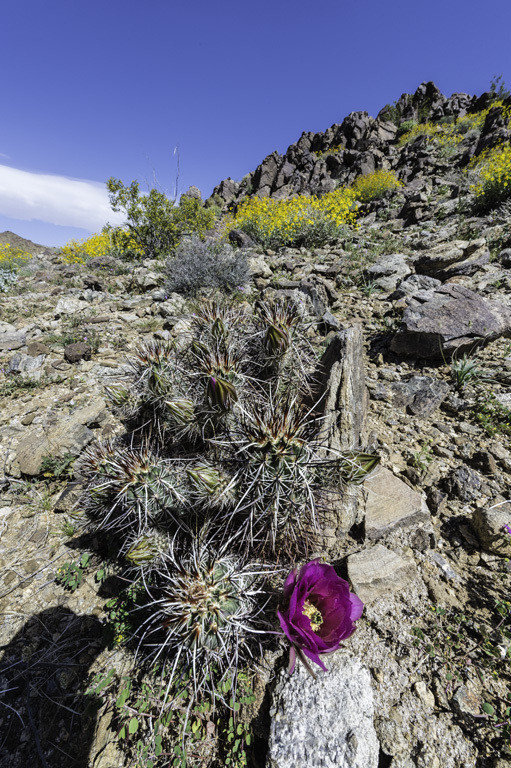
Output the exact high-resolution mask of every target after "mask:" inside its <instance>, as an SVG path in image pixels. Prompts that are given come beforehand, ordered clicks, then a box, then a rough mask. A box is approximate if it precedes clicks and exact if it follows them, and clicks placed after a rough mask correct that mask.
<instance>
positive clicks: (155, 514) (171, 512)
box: [81, 443, 186, 531]
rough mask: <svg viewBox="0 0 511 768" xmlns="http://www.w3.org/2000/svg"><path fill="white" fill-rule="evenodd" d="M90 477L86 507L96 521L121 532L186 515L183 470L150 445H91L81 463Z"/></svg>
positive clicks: (82, 468) (141, 528) (100, 524)
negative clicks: (135, 447) (142, 446)
mask: <svg viewBox="0 0 511 768" xmlns="http://www.w3.org/2000/svg"><path fill="white" fill-rule="evenodd" d="M81 471H82V473H83V474H84V475H85V476H86V477H87V479H88V480H89V510H90V511H91V514H92V517H93V518H95V519H96V521H97V523H98V525H99V526H100V527H101V528H103V529H105V530H109V529H115V530H122V529H125V528H130V529H131V528H132V526H133V525H136V526H137V530H139V531H142V530H143V529H144V527H145V526H146V525H147V524H148V523H152V524H153V525H154V524H156V523H160V524H161V523H162V522H163V523H164V522H165V519H168V518H169V517H170V518H171V519H175V517H176V516H178V517H179V516H180V515H182V514H183V513H184V510H185V508H186V496H185V490H184V488H183V484H182V480H181V479H180V477H181V476H182V472H179V471H178V469H177V467H176V466H175V465H174V464H173V463H170V462H168V461H165V460H163V459H161V458H160V457H158V456H156V455H155V454H153V453H152V452H151V451H150V450H149V449H148V448H141V449H138V450H135V449H131V448H125V447H124V446H119V447H115V446H114V444H112V443H108V444H107V445H106V446H105V445H103V446H102V445H98V446H95V447H94V448H92V449H90V450H89V451H88V452H87V454H86V456H85V459H84V461H83V462H82V465H81Z"/></svg>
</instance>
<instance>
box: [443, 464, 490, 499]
mask: <svg viewBox="0 0 511 768" xmlns="http://www.w3.org/2000/svg"><path fill="white" fill-rule="evenodd" d="M481 485H482V480H481V478H480V476H479V475H478V473H477V472H475V471H474V470H473V469H470V468H469V467H466V466H461V467H458V468H457V469H455V470H454V471H453V472H452V473H451V475H450V476H449V477H448V478H447V480H446V482H445V487H446V489H447V492H448V493H449V495H450V496H451V497H455V498H458V499H460V500H461V501H474V500H475V499H478V498H479V496H480V495H481Z"/></svg>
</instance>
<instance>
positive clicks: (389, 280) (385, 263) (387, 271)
mask: <svg viewBox="0 0 511 768" xmlns="http://www.w3.org/2000/svg"><path fill="white" fill-rule="evenodd" d="M411 271H412V270H411V269H410V267H409V266H408V264H407V261H406V256H404V255H403V254H402V253H390V254H388V255H386V256H380V258H379V259H378V261H375V263H374V264H372V265H371V266H370V267H368V268H367V269H366V278H367V279H368V280H370V281H372V282H373V283H374V284H375V285H376V286H377V287H378V288H380V289H381V290H382V291H393V290H394V289H395V287H396V286H397V285H398V284H399V283H400V282H401V280H403V279H404V278H405V277H408V275H409V274H410V273H411Z"/></svg>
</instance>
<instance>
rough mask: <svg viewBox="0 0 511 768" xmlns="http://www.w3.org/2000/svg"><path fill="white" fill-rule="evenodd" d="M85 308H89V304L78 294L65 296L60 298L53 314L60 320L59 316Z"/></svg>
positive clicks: (71, 313) (75, 312) (81, 310)
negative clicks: (77, 295) (78, 296)
mask: <svg viewBox="0 0 511 768" xmlns="http://www.w3.org/2000/svg"><path fill="white" fill-rule="evenodd" d="M85 309H89V304H88V303H87V302H86V301H82V299H78V298H77V297H76V296H63V297H62V298H60V299H59V300H58V302H57V306H56V307H55V311H54V315H53V316H54V317H55V319H56V320H58V319H59V317H63V316H64V315H74V314H77V313H79V312H83V311H84V310H85Z"/></svg>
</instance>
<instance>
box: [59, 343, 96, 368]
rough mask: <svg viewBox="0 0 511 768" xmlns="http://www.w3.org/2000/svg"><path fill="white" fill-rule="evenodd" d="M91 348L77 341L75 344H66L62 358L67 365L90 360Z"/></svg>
mask: <svg viewBox="0 0 511 768" xmlns="http://www.w3.org/2000/svg"><path fill="white" fill-rule="evenodd" d="M91 355H92V348H91V346H90V344H87V343H86V342H84V341H78V342H76V343H75V344H68V345H67V347H65V348H64V357H65V358H66V360H67V361H68V363H78V362H79V361H80V360H90V359H91Z"/></svg>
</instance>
